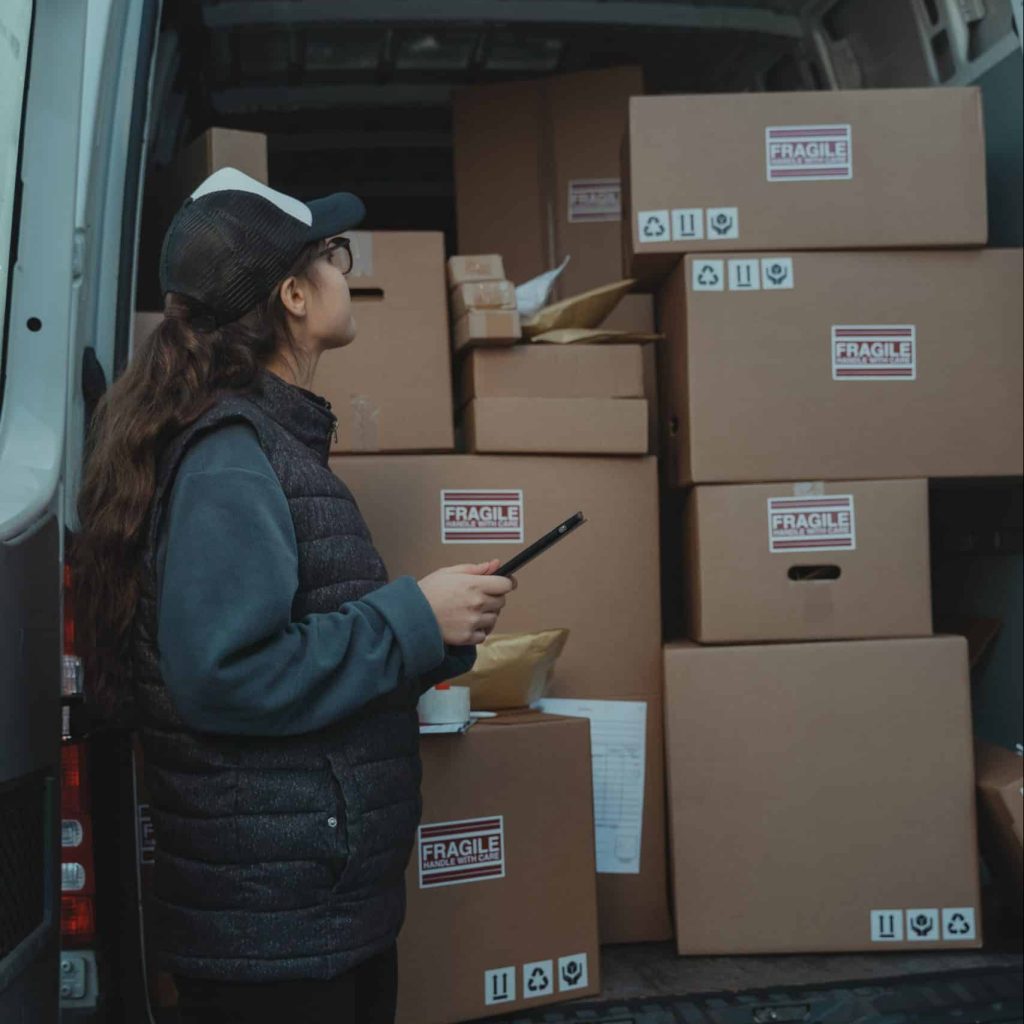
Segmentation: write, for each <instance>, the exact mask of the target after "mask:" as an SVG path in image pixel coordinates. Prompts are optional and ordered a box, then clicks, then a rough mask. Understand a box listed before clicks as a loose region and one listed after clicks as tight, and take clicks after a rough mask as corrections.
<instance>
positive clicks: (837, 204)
mask: <svg viewBox="0 0 1024 1024" xmlns="http://www.w3.org/2000/svg"><path fill="white" fill-rule="evenodd" d="M626 162H627V169H626V172H625V174H624V178H625V180H626V184H625V186H624V190H623V191H624V197H623V205H624V209H625V213H624V224H623V231H624V233H623V241H624V245H625V255H626V274H627V276H629V277H640V278H651V277H656V276H660V275H662V274H664V273H665V272H666V271H667V270H669V269H671V267H672V265H673V263H674V262H675V260H676V259H677V258H678V256H679V254H681V253H685V252H704V251H707V250H708V248H709V247H710V248H717V249H722V250H726V251H733V252H735V251H743V252H746V251H751V250H757V249H768V248H772V249H774V248H785V249H867V248H889V247H911V246H950V245H983V244H984V243H985V240H986V238H987V230H988V228H987V220H986V217H987V213H986V202H985V144H984V131H983V127H982V114H981V94H980V92H979V90H978V89H977V88H976V87H971V88H965V89H953V88H948V89H930V88H926V89H899V90H896V89H877V90H876V89H852V90H849V91H844V90H824V91H822V92H813V91H811V92H794V93H743V94H742V95H705V96H649V97H634V98H633V99H631V100H630V102H629V134H628V143H627V146H626Z"/></svg>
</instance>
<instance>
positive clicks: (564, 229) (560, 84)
mask: <svg viewBox="0 0 1024 1024" xmlns="http://www.w3.org/2000/svg"><path fill="white" fill-rule="evenodd" d="M642 92H643V75H642V72H641V70H640V68H637V67H622V68H609V69H605V70H601V71H584V72H581V73H578V74H572V75H561V76H558V77H553V78H546V79H538V80H533V81H527V82H510V83H499V84H495V85H483V86H473V87H470V88H466V89H460V90H458V91H457V92H456V93H455V95H454V99H453V122H454V131H455V204H456V216H457V224H458V239H459V251H460V252H466V253H469V252H500V253H501V254H502V255H503V256H504V260H505V269H506V271H507V273H508V276H509V277H510V278H511V279H512V280H513V281H514V282H515V283H516V284H522V283H523V282H524V281H526V280H528V279H529V278H531V277H535V276H536V275H537V274H540V273H542V272H543V271H545V270H550V269H551V268H552V267H553V266H555V265H557V264H558V263H560V262H561V261H562V259H563V258H564V257H565V256H571V257H572V258H571V259H570V261H569V265H568V266H567V267H566V268H565V271H564V272H563V274H562V277H561V279H560V280H559V282H558V285H557V289H556V291H557V294H558V295H559V296H568V295H574V294H576V293H577V292H583V291H586V290H587V289H589V288H595V287H597V286H599V285H603V284H607V283H608V282H609V281H614V280H616V279H617V278H618V277H619V276H620V273H619V270H620V262H621V261H620V251H621V242H620V235H621V224H620V221H621V210H620V182H619V163H620V149H621V144H622V139H623V135H624V134H625V131H626V105H627V102H628V99H629V97H630V96H634V95H637V94H639V93H642Z"/></svg>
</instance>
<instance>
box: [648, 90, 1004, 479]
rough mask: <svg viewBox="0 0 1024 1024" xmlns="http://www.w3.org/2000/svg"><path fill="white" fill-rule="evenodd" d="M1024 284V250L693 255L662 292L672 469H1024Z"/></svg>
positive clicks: (748, 473)
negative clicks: (746, 284)
mask: <svg viewBox="0 0 1024 1024" xmlns="http://www.w3.org/2000/svg"><path fill="white" fill-rule="evenodd" d="M937 91H939V90H937ZM758 271H760V277H761V280H760V281H758V277H757V272H758ZM747 272H749V273H750V275H751V276H750V277H749V278H748V277H747V276H746V274H747ZM741 279H743V280H751V281H754V282H756V283H760V285H761V286H760V287H758V288H757V289H756V290H748V289H740V288H738V287H730V282H731V283H732V284H733V285H737V284H738V283H739V281H740V280H741ZM773 282H774V283H773ZM765 284H767V285H768V287H765V286H764V285H765ZM1022 289H1024V273H1022V260H1021V250H1020V249H988V250H974V251H945V252H862V253H855V252H821V253H790V254H785V255H783V254H778V253H762V254H749V255H745V256H744V257H742V258H739V259H736V260H728V259H727V260H722V259H720V258H718V257H710V258H706V257H702V256H688V257H686V259H685V260H684V261H683V262H682V263H680V265H679V267H678V268H677V269H676V270H675V271H674V272H673V274H672V275H671V277H670V278H669V280H668V281H667V282H666V284H665V286H664V288H663V289H662V291H661V294H660V301H659V313H660V317H661V328H662V330H663V331H664V332H665V334H666V342H665V349H664V352H663V355H664V357H665V362H666V369H667V372H666V373H663V374H662V378H661V389H662V398H663V402H662V420H663V426H664V427H665V429H666V433H667V435H668V436H667V438H666V446H667V449H668V455H669V459H670V464H669V466H668V467H667V472H668V478H669V479H670V480H671V481H672V482H674V483H676V484H686V483H690V482H693V483H744V482H759V481H767V480H822V479H825V480H855V479H881V478H885V477H897V478H899V477H918V476H927V477H961V476H1001V475H1017V474H1020V473H1021V471H1022V465H1024V450H1022V435H1024V422H1022V407H1024V394H1022V384H1021V381H1022V376H1024V374H1022V370H1024V366H1022V356H1021V340H1020V339H1021V335H1022V332H1024V324H1022V314H1021V301H1020V296H1021V292H1022Z"/></svg>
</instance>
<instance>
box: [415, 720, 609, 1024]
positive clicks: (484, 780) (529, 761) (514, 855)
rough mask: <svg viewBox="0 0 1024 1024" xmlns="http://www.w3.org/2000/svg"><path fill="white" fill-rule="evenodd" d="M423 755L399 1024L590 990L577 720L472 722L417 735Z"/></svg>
mask: <svg viewBox="0 0 1024 1024" xmlns="http://www.w3.org/2000/svg"><path fill="white" fill-rule="evenodd" d="M422 754H423V816H422V825H421V827H420V830H419V837H418V842H417V845H416V849H415V850H414V853H413V857H412V861H411V863H410V866H409V870H408V875H407V890H408V914H407V917H406V922H405V926H404V928H403V929H402V933H401V935H400V936H399V940H398V962H399V966H398V974H399V977H400V978H401V984H400V985H399V992H398V1014H397V1021H398V1024H449V1022H454V1021H462V1020H469V1019H475V1018H478V1017H482V1016H485V1015H490V1014H494V1013H500V1012H503V1011H505V1010H513V1009H523V1008H526V1007H536V1006H542V1005H544V1004H545V1003H555V1002H561V1001H564V1000H566V999H574V998H578V997H580V996H584V995H593V994H595V993H597V992H599V991H600V976H599V972H600V964H599V950H598V940H597V907H596V894H595V886H594V873H593V872H594V832H593V824H594V822H593V803H592V794H591V784H590V773H589V770H588V768H589V764H590V743H589V731H588V728H587V723H586V722H585V721H583V720H580V719H570V718H556V717H552V716H547V715H526V716H521V717H515V718H512V719H509V720H507V721H505V722H502V723H501V724H490V723H487V724H485V723H481V724H478V725H476V726H474V728H472V729H471V730H470V731H469V732H468V733H466V734H465V735H463V736H431V737H424V739H423V742H422ZM541 793H542V794H543V799H538V794H541Z"/></svg>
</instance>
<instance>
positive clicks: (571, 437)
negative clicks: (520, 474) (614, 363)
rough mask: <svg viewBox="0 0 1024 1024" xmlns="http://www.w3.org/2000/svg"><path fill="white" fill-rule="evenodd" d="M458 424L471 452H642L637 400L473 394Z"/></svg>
mask: <svg viewBox="0 0 1024 1024" xmlns="http://www.w3.org/2000/svg"><path fill="white" fill-rule="evenodd" d="M463 422H464V425H465V429H466V444H467V447H468V449H469V450H470V451H471V452H506V453H511V454H515V453H524V452H526V453H543V454H551V455H646V454H647V403H646V402H645V401H644V399H642V398H475V399H473V400H472V401H471V402H470V403H469V404H468V405H467V406H466V408H465V410H464V413H463Z"/></svg>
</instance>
